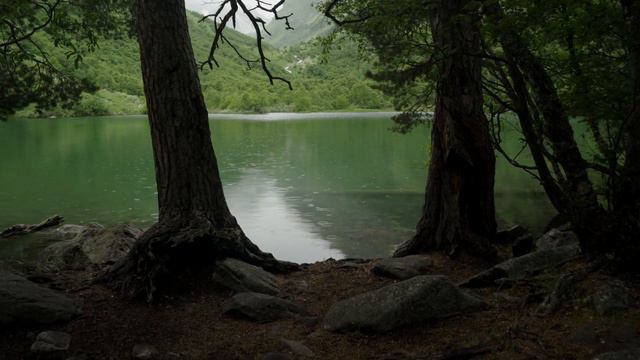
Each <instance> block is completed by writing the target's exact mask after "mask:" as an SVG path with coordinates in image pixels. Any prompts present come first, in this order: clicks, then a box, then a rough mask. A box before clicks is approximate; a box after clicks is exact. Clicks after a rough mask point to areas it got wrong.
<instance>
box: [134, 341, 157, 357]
mask: <svg viewBox="0 0 640 360" xmlns="http://www.w3.org/2000/svg"><path fill="white" fill-rule="evenodd" d="M158 354H159V352H158V349H156V348H155V346H153V345H149V344H138V345H136V346H134V347H133V351H132V352H131V355H132V356H133V358H134V359H142V360H149V359H154V358H156V357H157V356H158Z"/></svg>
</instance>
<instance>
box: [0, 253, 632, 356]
mask: <svg viewBox="0 0 640 360" xmlns="http://www.w3.org/2000/svg"><path fill="white" fill-rule="evenodd" d="M429 256H431V257H432V259H433V260H434V262H435V266H434V268H433V274H444V275H447V276H448V277H449V278H450V279H451V280H452V281H453V282H460V281H462V280H464V279H466V278H468V277H470V276H471V275H473V274H475V273H477V272H479V271H480V270H483V269H485V268H487V267H488V264H483V263H480V262H477V261H475V260H471V259H459V260H458V261H452V260H449V259H448V258H446V257H443V256H441V255H439V254H431V255H429ZM582 265H584V264H583V263H582V262H581V261H576V262H574V263H572V264H569V265H568V266H565V267H564V268H565V270H566V268H567V267H569V268H571V267H580V266H582ZM371 267H372V264H371V263H370V262H364V263H357V262H350V261H334V260H328V261H325V262H320V263H315V264H311V265H305V266H304V267H303V269H302V270H301V271H299V272H296V273H293V274H289V275H286V276H280V277H279V278H278V281H279V282H280V286H281V289H282V290H283V291H284V292H286V293H287V294H289V296H288V297H289V298H290V299H291V300H294V301H295V302H297V303H299V304H302V305H303V306H305V307H306V308H307V310H308V311H309V312H310V313H311V314H312V315H313V316H314V317H315V318H314V317H298V318H291V319H287V320H282V321H276V322H272V323H266V324H256V323H253V322H250V321H247V320H245V319H241V318H237V317H231V316H227V315H223V314H222V304H223V303H224V302H225V301H226V300H227V299H228V298H229V297H230V296H231V293H230V292H229V291H228V290H224V289H221V288H219V287H216V286H215V285H214V284H213V283H209V282H208V281H202V280H201V281H198V282H197V283H195V284H194V283H191V284H189V283H187V284H184V285H185V288H190V289H191V290H189V291H188V292H184V291H183V292H182V293H180V294H177V295H172V296H169V297H167V298H165V299H164V300H163V301H162V302H160V303H159V304H156V305H154V306H148V305H146V304H141V303H131V302H126V301H123V300H120V299H118V298H117V297H116V296H115V295H114V293H113V292H112V291H111V290H109V289H108V288H106V287H104V286H102V285H92V284H90V283H89V282H88V281H86V280H82V278H86V276H85V275H86V274H85V273H78V272H64V273H58V274H56V275H55V276H54V277H55V278H54V279H53V280H54V281H53V282H52V283H49V284H48V285H49V286H53V287H56V288H59V289H61V290H63V291H65V292H67V293H68V294H69V295H71V296H72V297H74V298H76V299H79V300H81V301H82V302H83V310H84V315H83V316H82V317H80V318H78V319H75V320H73V321H71V322H70V323H68V324H60V325H58V326H46V327H40V328H30V329H0V358H2V359H7V360H9V359H23V358H37V357H35V355H31V354H30V351H29V347H30V345H31V343H32V342H33V336H34V334H35V333H38V332H39V331H42V330H60V331H65V332H68V333H70V334H71V336H72V342H71V349H70V350H69V351H66V352H63V353H60V354H56V355H55V356H53V357H52V356H49V357H47V358H59V359H68V358H70V357H71V356H74V355H82V354H84V355H86V359H128V358H131V351H132V348H133V347H134V345H136V344H141V343H148V344H152V345H153V346H155V347H156V348H157V349H158V350H159V353H160V355H159V357H158V358H159V359H261V358H262V357H263V356H264V354H266V353H270V352H282V353H287V352H288V348H287V347H286V346H285V345H284V344H283V343H282V341H281V339H283V338H284V339H289V340H296V341H300V342H302V343H304V345H306V346H307V347H308V348H310V349H311V350H312V351H313V353H314V357H312V358H317V359H416V358H420V359H438V358H439V357H438V356H439V354H441V353H442V352H443V351H446V350H447V349H451V348H459V347H463V346H475V345H481V347H482V348H486V350H487V352H486V353H484V354H482V355H478V356H477V358H486V359H590V358H591V357H592V354H593V353H597V352H602V351H606V350H611V349H621V348H627V347H630V346H640V342H639V341H638V328H639V326H640V311H638V310H637V309H632V310H626V311H625V312H624V313H618V314H615V315H612V316H606V317H605V316H598V315H596V314H595V312H594V311H593V310H592V309H591V306H590V304H589V302H588V300H587V299H588V295H589V289H591V288H593V284H595V283H597V282H598V281H601V280H602V279H604V278H606V277H607V275H605V274H603V273H598V272H597V273H592V274H591V275H590V276H589V277H588V278H587V280H586V281H585V282H584V284H583V285H582V286H581V290H578V291H577V292H576V294H575V300H573V301H567V303H565V304H563V306H562V308H561V309H560V311H558V312H557V313H556V314H554V315H550V316H541V315H537V314H536V313H535V309H536V307H537V304H538V303H539V302H540V296H541V294H542V293H544V292H545V291H548V290H549V289H548V288H550V287H552V286H553V280H549V281H548V282H545V276H546V277H548V278H549V279H555V278H556V277H554V276H553V275H550V274H545V275H542V276H541V277H538V280H536V281H534V282H530V283H527V284H522V285H521V286H517V287H515V288H511V289H502V290H499V289H496V288H489V289H480V290H470V292H471V293H473V294H475V295H476V296H479V297H482V298H483V299H485V301H487V302H488V303H490V304H491V307H490V309H489V310H487V311H483V312H478V313H474V314H467V315H460V316H456V317H452V318H449V319H444V320H438V321H433V322H429V323H426V324H422V325H418V326H411V327H406V328H402V329H400V330H395V331H393V332H390V333H385V334H365V333H360V332H351V333H331V332H328V331H325V330H323V328H322V317H323V316H324V314H325V313H326V312H327V310H328V309H329V307H330V306H331V305H332V304H333V303H335V302H336V301H338V300H341V299H344V298H347V297H350V296H353V295H356V294H360V293H362V292H365V291H367V290H371V289H376V288H379V287H382V286H384V285H387V284H389V283H391V282H393V281H396V280H391V279H386V278H382V277H378V276H375V275H373V274H371V272H370V269H371ZM556 275H557V274H556ZM638 284H639V283H638V282H637V281H636V280H627V281H626V285H627V287H628V288H629V289H631V291H632V293H633V295H634V297H635V299H638V298H639V295H640V292H639V291H638V289H639V287H638ZM194 285H195V286H194ZM545 287H546V289H545ZM596 334H597V336H596ZM594 336H595V337H594ZM289 355H290V356H291V358H299V357H296V356H298V355H295V354H293V353H289ZM43 358H44V357H43ZM440 358H442V357H440Z"/></svg>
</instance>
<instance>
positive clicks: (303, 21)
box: [265, 0, 333, 48]
mask: <svg viewBox="0 0 640 360" xmlns="http://www.w3.org/2000/svg"><path fill="white" fill-rule="evenodd" d="M317 4H318V0H288V1H286V2H285V4H284V6H283V8H282V10H281V11H280V12H279V13H280V14H281V15H289V14H293V16H291V18H290V19H289V22H290V23H291V27H293V29H294V30H286V29H285V25H284V22H283V21H281V20H280V21H277V20H271V22H269V24H267V29H268V30H269V31H270V32H271V34H272V36H270V37H267V38H266V39H265V40H266V41H267V42H268V43H269V44H271V45H273V46H275V47H278V48H283V47H291V46H295V45H298V44H300V43H303V42H305V41H309V40H312V39H314V38H316V37H318V36H323V35H327V34H329V33H330V32H331V31H332V30H333V24H331V22H330V20H329V19H327V18H326V17H325V16H324V15H323V14H321V13H320V12H319V11H318V10H317V9H316V5H317Z"/></svg>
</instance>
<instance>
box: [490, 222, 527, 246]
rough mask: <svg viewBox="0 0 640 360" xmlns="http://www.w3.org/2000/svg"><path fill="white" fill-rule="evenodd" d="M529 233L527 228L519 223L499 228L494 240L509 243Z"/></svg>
mask: <svg viewBox="0 0 640 360" xmlns="http://www.w3.org/2000/svg"><path fill="white" fill-rule="evenodd" d="M527 234H529V230H527V229H526V228H525V227H523V226H521V225H514V226H512V227H510V228H507V229H503V230H499V231H498V232H497V233H496V238H495V241H496V242H497V243H499V244H510V243H512V242H514V241H515V240H516V239H517V238H519V237H521V236H524V235H527Z"/></svg>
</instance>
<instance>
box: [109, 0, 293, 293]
mask: <svg viewBox="0 0 640 360" xmlns="http://www.w3.org/2000/svg"><path fill="white" fill-rule="evenodd" d="M137 32H138V41H139V43H140V55H141V56H140V57H141V61H142V76H143V80H144V90H145V95H146V99H147V109H148V114H149V124H150V127H151V138H152V144H153V154H154V160H155V169H156V182H157V186H158V203H159V208H160V213H159V219H158V223H156V224H155V225H154V226H152V227H151V228H150V229H149V230H148V231H146V232H145V234H144V235H143V236H142V237H141V239H140V240H139V241H138V243H137V244H136V246H135V247H134V249H133V250H132V251H131V252H130V254H129V255H128V257H127V258H126V259H125V260H124V261H123V262H121V263H119V264H116V265H115V266H114V267H113V269H112V270H111V272H110V273H109V274H108V275H107V277H108V278H109V280H112V281H114V282H115V284H116V285H117V286H118V287H119V288H120V289H121V290H122V292H123V295H125V296H127V297H137V296H141V295H142V296H146V298H147V300H148V301H151V300H152V299H153V296H154V294H155V292H156V291H157V290H159V289H161V287H162V286H163V285H164V284H166V280H168V279H169V278H170V276H171V277H173V276H176V275H178V274H180V273H181V272H182V271H183V270H184V269H185V268H187V267H199V266H203V267H206V266H208V265H211V264H213V263H214V262H215V261H216V260H217V259H220V258H224V257H236V258H239V259H242V260H245V261H248V262H251V263H255V264H259V265H261V266H264V267H266V268H268V269H270V270H277V271H284V270H288V269H290V268H291V267H292V266H293V265H292V264H287V263H281V262H278V261H276V260H275V259H274V258H273V256H271V255H270V254H266V253H263V252H261V251H260V250H259V249H258V247H257V246H255V245H254V244H253V243H251V241H249V239H248V238H247V237H246V236H245V235H244V233H243V232H242V230H241V229H240V227H239V225H238V223H237V222H236V220H235V218H234V217H233V216H232V215H231V213H230V211H229V208H228V207H227V203H226V200H225V197H224V193H223V190H222V183H221V181H220V175H219V173H218V166H217V162H216V157H215V154H214V151H213V146H212V144H211V133H210V130H209V122H208V114H207V108H206V106H205V103H204V99H203V96H202V92H201V89H200V82H199V80H198V73H197V66H196V63H195V59H194V55H193V49H192V47H191V39H190V38H189V32H188V27H187V19H186V13H185V6H184V2H183V1H181V0H162V1H155V0H138V3H137Z"/></svg>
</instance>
